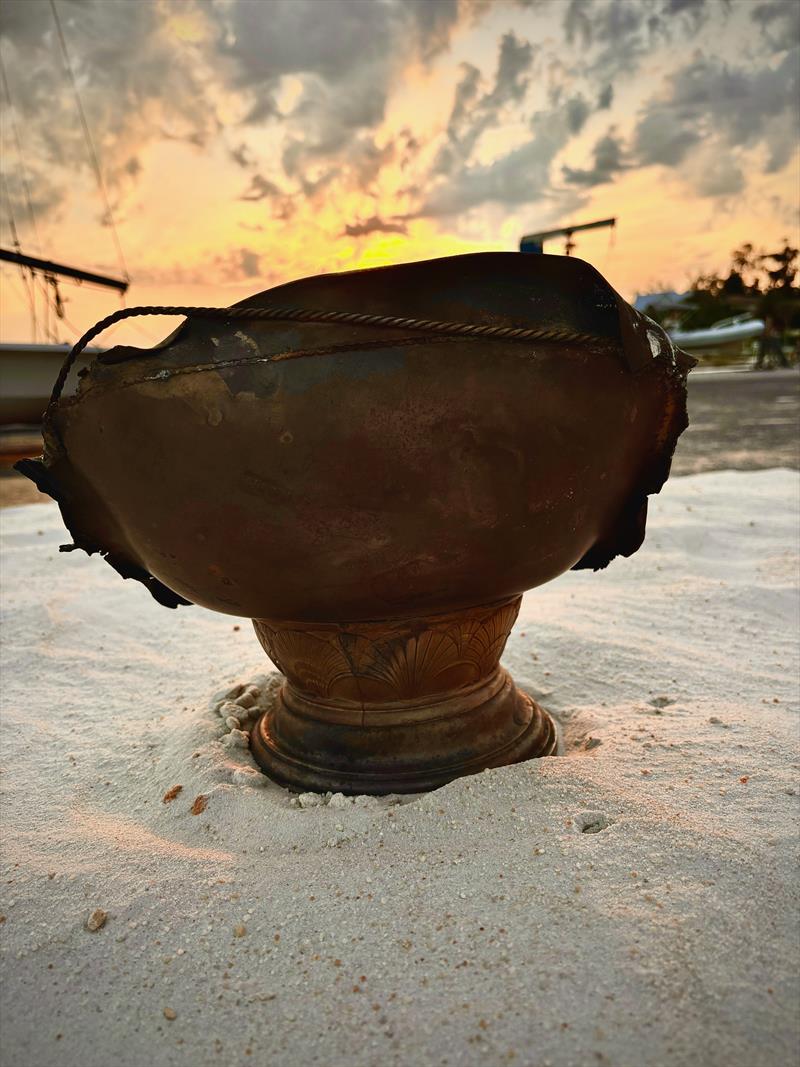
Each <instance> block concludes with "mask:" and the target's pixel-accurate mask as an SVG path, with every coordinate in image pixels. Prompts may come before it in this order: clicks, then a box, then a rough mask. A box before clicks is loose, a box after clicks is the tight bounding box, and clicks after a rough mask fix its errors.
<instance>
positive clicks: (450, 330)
mask: <svg viewBox="0 0 800 1067" xmlns="http://www.w3.org/2000/svg"><path fill="white" fill-rule="evenodd" d="M142 315H183V316H184V317H185V318H187V319H225V320H228V321H235V320H236V319H244V320H247V321H249V322H264V321H280V322H320V323H335V324H337V325H343V326H385V327H387V328H390V329H398V330H415V331H418V332H420V333H437V334H447V335H451V336H460V337H470V338H475V337H492V338H497V339H499V340H503V341H554V342H557V343H563V342H569V341H572V342H575V343H577V344H582V343H585V342H594V343H597V342H598V341H606V342H607V341H608V340H609V339H608V338H605V337H599V336H597V335H596V334H591V333H581V332H580V331H578V330H573V329H571V328H570V327H568V326H533V327H522V326H491V325H481V324H479V323H470V322H440V321H437V320H436V319H409V318H401V317H398V316H395V315H364V314H361V313H359V312H356V311H321V310H319V309H317V310H315V309H313V308H292V307H266V308H250V307H229V308H214V307H166V306H165V307H156V306H154V307H135V308H122V309H120V310H119V311H115V312H114V314H113V315H107V316H106V318H104V319H100V321H99V322H96V323H95V324H94V326H92V328H91V329H90V330H87V331H86V333H85V334H84V335H83V336H82V337H81V338H80V340H79V341H78V342H77V343H76V344H75V345H74V346H73V348H72V350H71V351H70V352H69V354H68V355H67V357H66V359H65V360H64V363H63V365H62V367H61V370H60V371H59V373H58V377H57V378H56V381H55V385H54V386H53V391H52V393H51V394H50V404H49V405H48V406H52V405H53V404H55V403H56V402H57V401H58V399H59V397H60V396H61V393H62V391H63V389H64V384H65V383H66V380H67V376H68V374H69V372H70V370H71V368H72V366H73V364H74V363H75V360H76V359H77V358H78V356H79V355H80V354H81V352H82V351H83V350H84V348H86V346H87V345H88V344H89V342H90V341H92V340H94V338H95V337H97V335H98V334H101V333H102V332H103V330H106V329H108V327H109V326H113V325H114V324H115V323H117V322H122V320H123V319H131V318H136V317H137V316H142Z"/></svg>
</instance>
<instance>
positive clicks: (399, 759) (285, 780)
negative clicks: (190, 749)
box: [250, 597, 556, 794]
mask: <svg viewBox="0 0 800 1067" xmlns="http://www.w3.org/2000/svg"><path fill="white" fill-rule="evenodd" d="M518 610H519V597H514V598H512V599H510V600H507V601H503V602H501V603H499V604H492V605H482V606H480V607H476V608H470V609H465V610H462V611H459V612H454V613H450V614H447V615H438V616H434V617H431V618H428V619H406V620H400V621H392V620H384V621H381V622H368V623H358V624H346V625H345V624H337V623H313V624H300V623H278V622H275V621H272V620H264V619H257V620H254V626H255V630H256V634H257V635H258V637H259V640H260V641H261V643H262V645H263V646H264V648H265V650H266V651H267V653H268V654H269V656H270V658H271V659H272V660H273V662H274V663H275V664H276V665H277V666H278V667H280V669H281V670H282V671H283V673H284V674H285V675H286V678H287V681H286V684H285V685H284V686H283V688H282V690H281V692H280V694H279V696H278V699H277V700H276V703H275V705H274V707H272V708H271V709H270V710H269V711H268V712H266V714H264V715H263V716H262V718H261V719H260V720H259V721H258V723H257V724H256V726H255V727H254V729H253V732H252V734H251V740H250V744H251V749H252V752H253V755H254V757H255V759H256V760H257V762H258V763H259V765H260V766H261V767H262V768H263V770H264V771H266V773H267V774H268V775H269V776H270V777H271V778H274V779H275V780H276V781H278V782H280V783H281V784H283V785H287V786H289V787H291V788H293V789H299V790H303V791H305V790H311V791H317V792H326V791H331V792H341V793H355V794H359V793H373V794H385V793H419V792H423V791H425V790H428V789H435V788H437V787H438V786H440V785H444V784H445V783H446V782H449V781H452V779H454V778H459V777H461V776H462V775H466V774H476V773H477V772H479V771H482V770H484V769H485V768H487V767H500V766H503V765H505V764H509V763H517V762H519V761H521V760H525V759H531V758H533V757H534V756H548V755H551V754H552V753H553V752H554V751H555V748H556V732H555V728H554V726H553V722H552V720H551V719H550V717H549V715H548V714H547V713H546V712H545V711H543V710H542V708H540V707H539V705H538V704H537V703H536V702H535V701H534V700H532V699H531V698H530V697H529V696H527V695H526V694H525V693H522V692H521V691H520V690H519V689H517V687H516V686H515V685H514V682H513V680H512V679H511V677H510V675H509V674H508V672H507V671H505V670H504V669H503V668H501V667H500V666H499V659H500V655H501V653H502V651H503V648H504V647H505V643H506V639H507V638H508V634H509V632H510V630H511V627H512V626H513V624H514V621H515V619H516V616H517V612H518Z"/></svg>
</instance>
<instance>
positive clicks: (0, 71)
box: [0, 51, 42, 255]
mask: <svg viewBox="0 0 800 1067" xmlns="http://www.w3.org/2000/svg"><path fill="white" fill-rule="evenodd" d="M0 77H2V82H3V92H4V93H5V97H6V102H7V103H8V113H9V116H10V118H11V129H12V130H13V131H14V140H15V141H16V144H17V154H18V155H19V164H20V172H21V174H22V187H23V190H24V192H25V202H26V204H27V207H28V216H29V217H30V220H31V228H32V229H33V237H34V240H35V241H36V248H37V250H38V252H39V255H41V254H42V245H41V242H40V241H39V229H38V227H37V225H36V214H35V213H34V210H33V199H32V197H31V187H30V185H29V183H28V165H27V163H26V162H25V153H24V151H23V149H22V138H21V137H20V135H19V126H18V125H17V119H16V115H15V108H14V101H13V99H12V98H11V92H10V90H9V87H8V77H7V76H6V65H5V62H4V61H3V53H2V51H0ZM9 201H10V198H9Z"/></svg>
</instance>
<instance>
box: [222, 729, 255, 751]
mask: <svg viewBox="0 0 800 1067" xmlns="http://www.w3.org/2000/svg"><path fill="white" fill-rule="evenodd" d="M222 743H223V745H226V746H227V747H228V748H247V747H248V746H249V745H250V738H249V736H248V735H247V734H246V733H245V732H244V730H231V732H230V733H229V734H227V735H226V736H225V737H224V738H223V739H222Z"/></svg>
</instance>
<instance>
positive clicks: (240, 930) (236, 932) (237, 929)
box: [233, 923, 247, 937]
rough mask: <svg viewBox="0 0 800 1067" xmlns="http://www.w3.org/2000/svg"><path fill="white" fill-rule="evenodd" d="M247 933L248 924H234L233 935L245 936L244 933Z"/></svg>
mask: <svg viewBox="0 0 800 1067" xmlns="http://www.w3.org/2000/svg"><path fill="white" fill-rule="evenodd" d="M246 933H247V927H246V926H242V925H241V923H240V924H239V925H238V926H234V928H233V936H234V937H244V935H245V934H246Z"/></svg>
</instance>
